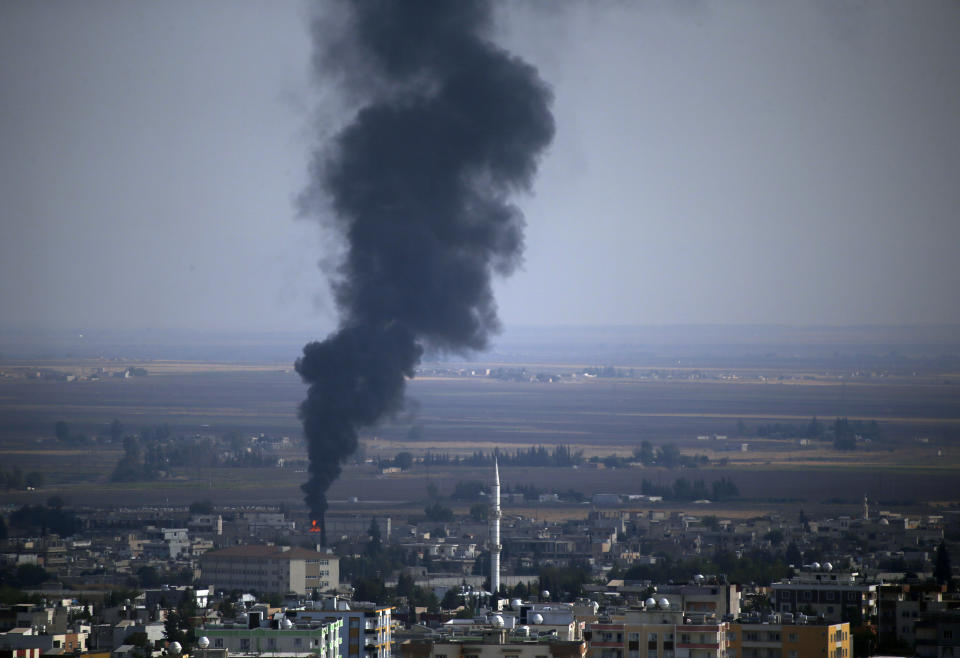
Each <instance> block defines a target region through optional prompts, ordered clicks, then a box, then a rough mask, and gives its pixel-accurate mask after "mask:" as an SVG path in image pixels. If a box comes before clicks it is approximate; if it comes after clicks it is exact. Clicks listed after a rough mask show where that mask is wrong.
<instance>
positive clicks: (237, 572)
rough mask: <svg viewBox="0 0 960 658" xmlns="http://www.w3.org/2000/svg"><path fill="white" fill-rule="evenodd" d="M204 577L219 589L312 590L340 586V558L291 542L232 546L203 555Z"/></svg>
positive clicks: (278, 591)
mask: <svg viewBox="0 0 960 658" xmlns="http://www.w3.org/2000/svg"><path fill="white" fill-rule="evenodd" d="M200 571H201V574H202V575H201V580H203V581H204V582H208V583H212V584H213V585H214V586H215V587H216V588H217V589H219V590H235V589H238V590H253V591H256V592H259V593H260V594H266V593H268V592H275V593H281V594H285V593H288V592H293V593H295V594H301V595H304V594H309V593H311V592H313V591H314V590H317V591H320V592H325V591H327V590H332V589H336V588H337V587H339V586H340V558H338V557H337V556H335V555H331V554H327V553H318V552H317V551H311V550H308V549H305V548H291V547H289V546H231V547H229V548H224V549H221V550H218V551H208V552H207V553H204V554H203V556H201V558H200Z"/></svg>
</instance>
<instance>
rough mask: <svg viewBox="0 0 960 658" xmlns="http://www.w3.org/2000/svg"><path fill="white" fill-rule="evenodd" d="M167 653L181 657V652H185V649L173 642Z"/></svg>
mask: <svg viewBox="0 0 960 658" xmlns="http://www.w3.org/2000/svg"><path fill="white" fill-rule="evenodd" d="M167 651H168V652H169V653H171V654H173V655H174V656H179V655H180V652H181V651H183V647H182V646H180V643H179V642H171V643H170V646H169V647H167Z"/></svg>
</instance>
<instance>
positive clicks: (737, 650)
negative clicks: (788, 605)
mask: <svg viewBox="0 0 960 658" xmlns="http://www.w3.org/2000/svg"><path fill="white" fill-rule="evenodd" d="M729 641H730V651H729V658H807V657H808V656H824V657H825V658H852V656H853V637H852V636H851V635H850V624H849V623H847V622H843V623H839V624H778V623H769V622H767V623H762V622H757V623H744V622H734V623H732V624H730V635H729Z"/></svg>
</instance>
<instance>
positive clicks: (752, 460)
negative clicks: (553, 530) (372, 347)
mask: <svg viewBox="0 0 960 658" xmlns="http://www.w3.org/2000/svg"><path fill="white" fill-rule="evenodd" d="M102 366H103V364H100V363H98V362H96V361H89V360H88V361H58V362H46V363H42V364H23V363H11V364H6V365H3V366H0V370H2V371H3V372H4V373H5V376H4V377H2V378H0V460H2V463H3V464H4V468H6V469H10V468H14V467H16V468H20V469H21V470H23V471H25V472H27V471H41V472H43V473H44V486H43V487H42V488H41V489H40V490H37V491H8V492H6V493H5V499H6V500H7V501H8V502H10V503H19V502H27V501H31V500H44V499H45V498H46V497H48V496H50V495H52V494H54V493H56V494H58V495H62V496H64V497H65V498H68V499H69V500H71V501H72V502H73V503H74V504H110V503H116V502H120V501H122V502H124V503H126V504H160V503H169V504H187V503H189V502H191V501H192V500H197V499H201V498H210V499H212V500H215V501H217V502H220V503H222V504H238V505H249V504H264V505H277V504H281V503H284V504H286V505H288V506H292V507H298V506H299V505H300V492H299V488H298V487H299V484H300V483H301V482H302V481H303V480H304V479H305V477H306V476H305V473H304V472H303V468H302V461H303V460H304V459H305V451H304V448H303V445H302V441H301V440H300V438H299V437H300V425H299V421H298V419H297V404H298V402H299V401H300V399H301V398H302V397H303V395H304V387H303V384H302V383H301V382H300V381H299V379H298V377H297V376H296V374H295V373H294V372H293V371H292V370H291V369H290V368H289V367H288V366H284V365H260V366H232V365H224V364H204V363H198V362H189V363H179V362H147V363H139V364H138V366H140V367H144V368H146V370H147V371H148V375H147V376H139V377H113V376H104V377H94V378H92V379H91V378H90V377H89V374H90V373H92V372H100V370H98V369H99V368H102ZM31 369H33V370H36V371H37V372H40V370H41V369H42V370H43V371H44V372H48V373H49V372H50V371H54V372H62V373H72V374H73V375H74V376H75V377H76V379H74V380H73V381H66V380H63V379H55V378H49V377H38V376H33V375H30V372H31ZM488 373H501V375H502V376H501V377H496V376H491V375H490V374H488ZM584 373H588V374H584ZM614 374H616V375H617V376H614V377H594V376H591V375H589V368H584V367H582V366H578V365H569V364H563V365H547V366H543V365H541V366H516V365H512V366H510V368H509V369H506V370H505V369H504V368H503V366H502V364H467V365H456V364H442V365H428V366H425V367H424V368H423V369H422V371H421V373H420V374H419V376H418V377H417V378H415V379H414V380H413V381H411V382H410V385H409V390H408V398H409V403H408V405H407V408H406V409H405V410H404V411H403V412H401V413H400V414H398V415H397V416H396V417H395V418H393V419H391V420H390V421H389V422H387V423H385V424H383V425H381V426H379V427H375V428H369V429H368V430H366V431H364V433H363V437H362V444H363V449H362V452H361V454H360V455H359V457H360V458H361V459H358V463H355V464H348V465H347V466H346V467H345V470H344V475H343V477H342V478H341V479H340V480H339V481H337V482H336V483H335V485H334V486H333V489H332V490H331V492H330V497H331V498H332V499H333V500H334V501H335V502H334V508H335V509H337V508H341V509H350V508H370V507H375V508H406V509H410V510H416V509H422V502H423V501H424V500H425V499H426V488H427V486H428V485H429V484H431V483H432V484H433V485H434V486H437V487H438V488H439V489H440V490H441V491H445V492H450V491H452V490H453V488H454V486H455V485H456V483H457V482H459V481H463V480H470V479H476V480H484V479H486V474H485V472H484V471H483V469H477V468H472V467H467V466H442V467H439V466H432V467H425V466H424V465H423V464H417V463H415V464H414V466H413V468H412V469H411V470H409V471H407V472H404V473H391V474H380V472H379V470H378V469H377V465H378V464H380V465H382V464H384V463H387V462H389V460H391V459H392V458H393V457H394V456H395V455H396V454H397V453H398V452H402V451H407V452H411V453H412V454H414V455H415V456H420V455H425V454H428V453H434V454H436V453H442V454H449V455H453V456H463V455H469V454H471V453H473V452H475V451H484V452H490V451H492V450H493V449H495V448H496V449H499V450H501V451H508V452H509V451H513V450H516V449H517V448H525V447H529V446H533V445H544V446H555V445H569V446H572V447H574V448H575V449H576V450H582V451H583V454H584V456H585V457H588V458H589V457H593V456H598V457H605V456H608V455H611V454H613V455H618V456H620V457H622V458H624V460H625V461H631V460H632V455H633V453H634V450H635V449H637V448H638V447H639V446H640V443H641V442H642V441H649V442H650V443H652V444H653V445H655V446H663V445H667V444H673V445H676V446H678V447H679V448H680V450H681V452H682V453H684V454H687V455H694V454H696V455H703V456H705V457H706V458H707V462H706V463H704V464H702V465H701V466H699V467H698V468H687V469H666V468H660V467H656V466H647V467H641V466H639V465H634V466H630V467H621V468H615V469H610V468H602V467H600V466H599V465H595V464H585V465H583V466H580V467H578V468H569V467H568V468H564V469H559V468H545V467H541V468H533V467H527V468H520V467H508V468H506V469H504V481H505V483H507V484H512V485H513V486H532V487H535V488H537V489H539V490H543V491H551V490H563V491H566V490H574V491H577V492H579V493H582V494H583V495H584V496H586V497H589V496H591V495H592V494H595V493H620V494H632V493H639V492H640V487H641V482H642V481H643V480H648V481H649V482H652V483H654V484H657V485H658V486H659V485H664V484H670V483H671V482H673V481H674V480H675V479H676V478H678V477H684V478H687V479H690V480H697V479H703V480H704V481H705V482H707V484H708V485H709V483H710V482H712V481H715V480H718V479H720V478H721V477H723V478H728V479H730V480H732V481H733V482H735V483H736V485H737V487H738V489H739V491H740V497H739V499H738V500H736V501H728V502H725V503H723V504H722V505H721V504H718V503H710V504H701V508H700V509H709V510H711V512H716V511H720V510H721V509H723V510H726V511H727V512H729V513H746V512H750V511H762V510H770V509H771V508H778V507H784V508H787V509H791V508H796V507H798V506H802V507H805V508H807V509H811V508H813V507H818V506H819V507H835V508H837V510H838V511H842V510H845V509H854V508H855V506H857V505H858V504H860V501H862V497H863V496H864V495H868V496H870V497H871V498H872V499H873V500H875V501H878V503H879V504H882V505H886V506H888V507H894V508H896V507H903V508H911V509H917V508H923V507H929V506H931V505H952V504H955V503H956V502H957V501H958V499H960V496H958V493H960V487H958V486H957V484H956V483H957V481H958V478H957V474H958V473H960V469H958V467H960V449H958V447H957V446H958V437H960V395H958V385H957V384H956V383H954V382H955V381H960V380H958V379H957V378H955V377H952V376H951V375H949V374H944V373H942V372H925V373H910V372H903V373H896V374H884V375H882V376H879V375H876V374H870V373H866V374H864V373H861V374H859V375H857V376H851V375H850V374H844V373H842V372H841V373H836V372H831V371H829V370H824V369H814V370H811V369H809V368H806V369H799V368H797V369H793V370H790V369H788V368H784V367H782V366H779V367H777V368H776V369H773V370H770V369H767V370H764V369H760V368H748V367H741V368H739V369H731V368H729V367H725V368H715V369H683V368H675V369H664V368H643V367H638V368H631V369H629V370H623V371H620V372H617V373H614ZM537 375H541V376H540V377H539V378H538V377H537ZM549 379H553V381H549ZM813 417H816V418H817V419H819V421H820V422H822V423H823V424H824V425H829V424H830V423H831V422H832V421H833V419H835V418H837V417H844V418H849V419H850V420H861V421H877V423H878V424H879V425H880V427H881V428H882V438H881V439H880V440H874V441H869V442H861V443H860V444H859V445H858V447H857V449H856V450H853V451H838V450H835V449H834V448H833V445H832V444H831V443H830V442H829V441H827V440H819V441H818V440H813V441H806V442H803V441H801V440H800V438H799V437H796V436H790V433H791V431H790V430H791V428H794V429H795V428H800V427H802V426H805V425H806V424H808V423H809V422H810V421H811V419H812V418H813ZM114 419H116V420H117V421H119V422H120V424H121V425H122V427H123V428H124V432H125V433H137V432H139V431H140V429H141V428H145V427H153V426H157V425H161V424H166V425H168V426H169V428H170V430H171V433H172V434H173V435H175V436H179V435H183V436H198V435H199V436H222V435H224V434H226V433H230V432H233V433H238V434H240V435H242V436H251V437H252V436H260V435H261V434H263V435H265V436H286V437H289V439H290V441H289V442H288V443H287V444H286V445H285V447H283V448H282V449H280V451H279V453H278V454H279V456H281V457H282V458H283V459H284V462H285V464H286V466H285V467H283V468H278V467H272V468H241V467H224V468H214V469H202V468H191V467H180V468H172V469H171V471H170V472H169V473H165V474H164V477H163V479H161V480H154V481H149V482H122V483H121V482H111V481H110V479H109V478H110V474H111V472H112V470H113V467H114V465H115V464H116V462H117V461H118V460H119V459H120V457H121V456H122V454H123V451H122V448H121V446H120V445H117V444H116V443H109V442H107V441H106V440H105V437H106V435H107V434H108V428H109V424H110V423H111V422H112V421H113V420H114ZM57 421H64V422H67V423H69V424H70V426H71V428H72V429H73V431H75V432H80V433H83V434H84V435H85V436H87V437H90V439H91V440H90V442H89V443H88V444H86V445H84V446H82V447H75V446H65V445H63V444H62V443H61V442H60V441H58V440H57V438H56V437H55V435H54V424H55V423H56V422H57ZM771 424H779V425H780V426H781V429H782V431H781V432H779V433H777V432H774V433H773V435H772V436H771V435H770V434H771V433H770V432H769V431H764V429H763V427H764V426H769V425H771ZM761 434H765V435H764V436H761ZM298 465H299V466H298ZM664 505H667V504H666V503H664ZM558 507H560V508H564V509H566V513H569V514H571V515H577V514H579V513H581V511H582V510H583V507H582V506H581V507H578V506H577V505H574V504H568V505H551V504H543V505H537V506H536V508H535V512H537V511H538V513H540V514H542V515H556V514H558V513H561V510H558V509H557V508H558Z"/></svg>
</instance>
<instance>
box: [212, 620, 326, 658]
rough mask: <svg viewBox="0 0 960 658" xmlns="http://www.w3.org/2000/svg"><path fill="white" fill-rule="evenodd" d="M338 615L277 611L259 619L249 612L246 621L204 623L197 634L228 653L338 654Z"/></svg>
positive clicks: (216, 648) (275, 654)
mask: <svg viewBox="0 0 960 658" xmlns="http://www.w3.org/2000/svg"><path fill="white" fill-rule="evenodd" d="M342 627H343V622H342V621H341V620H339V619H330V618H328V619H311V620H304V619H300V618H296V620H295V621H294V620H293V619H291V618H290V617H284V616H281V615H278V618H277V619H268V620H265V621H261V620H260V617H259V615H257V614H252V615H250V616H249V617H248V618H247V620H246V623H235V624H229V623H228V624H222V625H217V626H207V627H205V628H204V629H203V630H202V631H198V635H202V636H203V637H206V638H207V640H208V641H209V645H208V648H209V649H212V650H214V651H217V650H226V652H227V655H236V654H247V655H257V656H316V657H317V658H340V645H341V637H340V633H341V629H342Z"/></svg>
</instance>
